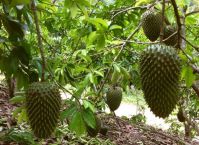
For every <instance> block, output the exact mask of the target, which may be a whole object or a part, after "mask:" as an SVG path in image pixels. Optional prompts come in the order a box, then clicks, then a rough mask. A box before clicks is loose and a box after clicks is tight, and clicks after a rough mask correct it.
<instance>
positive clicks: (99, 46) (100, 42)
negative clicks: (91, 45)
mask: <svg viewBox="0 0 199 145" xmlns="http://www.w3.org/2000/svg"><path fill="white" fill-rule="evenodd" d="M96 47H97V49H98V50H100V49H102V48H104V47H105V36H104V34H103V33H101V34H99V35H98V37H97V46H96Z"/></svg>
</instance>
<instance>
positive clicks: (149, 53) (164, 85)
mask: <svg viewBox="0 0 199 145" xmlns="http://www.w3.org/2000/svg"><path fill="white" fill-rule="evenodd" d="M180 71H181V67H180V59H179V57H178V55H177V53H176V50H175V49H174V48H173V47H171V46H166V45H164V44H155V45H150V46H148V47H147V49H145V50H144V51H143V53H142V54H141V59H140V77H141V85H142V90H143V92H144V97H145V101H146V102H147V104H148V106H149V107H150V109H151V111H152V112H153V113H154V114H155V115H156V116H159V117H162V118H165V117H168V116H169V114H170V113H171V112H172V111H173V109H174V108H175V106H176V104H177V102H178V100H179V97H178V91H179V78H180Z"/></svg>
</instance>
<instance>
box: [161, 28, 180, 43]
mask: <svg viewBox="0 0 199 145" xmlns="http://www.w3.org/2000/svg"><path fill="white" fill-rule="evenodd" d="M175 32H177V30H176V28H174V27H172V26H170V25H168V26H166V27H164V36H163V39H167V38H168V39H167V40H166V41H164V43H165V44H166V45H169V46H176V45H177V41H178V37H177V34H175V35H173V34H174V33H175ZM171 35H172V36H171ZM170 36H171V37H170Z"/></svg>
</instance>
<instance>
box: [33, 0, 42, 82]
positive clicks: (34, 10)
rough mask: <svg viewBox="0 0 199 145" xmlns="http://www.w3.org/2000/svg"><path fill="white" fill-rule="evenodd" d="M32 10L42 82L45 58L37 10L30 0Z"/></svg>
mask: <svg viewBox="0 0 199 145" xmlns="http://www.w3.org/2000/svg"><path fill="white" fill-rule="evenodd" d="M32 10H33V15H34V20H35V26H36V31H37V41H38V47H39V50H40V54H41V59H42V76H41V81H44V80H45V56H44V49H43V45H42V36H41V31H40V27H39V19H38V16H37V9H36V6H35V1H34V0H32Z"/></svg>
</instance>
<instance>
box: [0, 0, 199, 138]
mask: <svg viewBox="0 0 199 145" xmlns="http://www.w3.org/2000/svg"><path fill="white" fill-rule="evenodd" d="M35 2H36V9H37V15H38V18H39V22H38V23H39V26H40V28H41V32H42V33H41V35H42V36H41V39H42V42H43V48H44V55H45V59H46V67H45V79H46V80H48V81H52V82H56V83H57V85H58V86H59V87H60V90H62V91H63V92H67V93H70V94H72V97H71V99H67V100H66V101H65V103H64V107H65V106H67V107H66V108H64V109H63V110H62V112H61V120H62V121H65V120H67V119H68V120H70V121H69V128H70V129H71V130H72V131H76V133H77V134H78V135H82V134H83V133H85V132H86V128H85V125H89V126H91V127H94V126H95V123H94V122H93V121H92V120H93V116H94V113H95V112H96V110H102V109H103V108H104V107H105V102H104V94H105V93H106V91H107V88H108V87H109V85H110V84H112V82H116V83H117V84H118V85H120V87H122V88H123V90H124V91H128V88H129V86H130V85H133V86H134V87H135V89H136V90H140V87H141V86H140V78H139V73H138V72H139V71H138V62H139V54H140V53H141V51H142V50H143V49H144V48H145V47H146V46H147V45H148V44H149V43H150V42H149V41H148V40H147V38H146V37H145V36H144V33H143V30H142V29H140V30H139V31H137V33H135V34H134V36H133V37H132V38H131V39H129V40H128V39H127V38H128V37H129V36H130V34H131V33H132V32H133V31H134V30H136V29H137V27H138V25H139V22H140V17H141V15H142V13H144V12H145V11H146V9H147V7H148V6H149V5H151V4H152V5H154V6H155V8H156V9H158V10H161V6H162V5H161V3H159V2H156V3H154V1H152V0H142V1H135V0H125V1H121V0H103V1H98V0H54V1H53V2H52V1H51V0H35ZM176 2H177V5H178V6H179V9H178V11H179V13H180V15H182V16H183V15H184V14H183V13H182V12H181V9H183V8H187V9H186V17H185V25H186V39H187V41H188V42H189V43H187V45H186V49H184V50H183V51H182V50H179V56H180V58H181V59H182V64H183V71H182V74H181V86H182V87H186V88H187V89H190V88H191V86H192V84H193V83H194V81H195V80H197V79H198V75H197V74H195V73H194V71H193V70H192V69H191V67H190V65H188V64H191V66H192V65H194V66H198V65H199V57H198V49H197V47H193V46H199V41H198V33H199V29H198V26H199V14H198V13H192V12H194V11H196V10H197V1H191V0H184V1H182V0H176ZM165 6H166V9H165V16H167V17H168V18H169V22H170V24H173V25H176V24H177V22H176V19H175V14H174V10H173V7H172V5H171V3H166V5H165ZM0 8H1V9H0V35H1V36H0V72H1V73H3V74H4V75H5V77H6V79H9V78H16V80H17V81H16V82H17V90H18V91H24V90H26V88H27V86H28V84H30V83H32V82H35V81H39V80H41V77H42V69H43V68H42V59H41V53H40V50H39V48H40V47H39V46H38V42H37V38H38V37H37V30H36V29H35V24H36V22H35V19H34V16H33V11H34V9H33V7H32V1H30V0H20V1H19V0H13V1H8V0H4V1H1V3H0ZM190 44H192V45H190ZM108 72H110V74H109V75H107V73H108ZM65 86H70V89H67V90H66V88H65ZM193 94H194V92H193V91H192V90H191V89H190V92H189V96H190V95H191V96H192V95H193ZM191 96H190V97H189V101H190V103H191V104H192V105H191V106H192V107H188V110H189V113H190V114H192V113H193V112H194V111H193V110H194V109H195V107H197V105H196V104H197V101H196V100H197V99H195V98H196V97H191ZM22 98H23V97H22ZM22 98H21V97H19V96H18V97H17V96H16V97H15V98H13V99H12V100H11V101H12V102H18V101H20V100H21V99H22ZM22 100H23V99H22ZM22 100H21V101H22ZM21 107H22V108H21V110H20V109H18V111H16V112H17V113H16V112H15V113H14V114H17V115H19V114H18V113H19V112H20V111H22V112H24V113H22V116H25V110H23V104H22V105H21ZM197 116H198V115H196V114H195V115H192V117H197ZM19 118H21V117H19ZM19 118H18V121H19V120H20V119H19ZM22 118H23V117H22ZM24 118H25V117H24ZM22 120H23V119H22ZM24 120H26V119H24ZM88 120H89V121H88ZM19 122H21V121H19Z"/></svg>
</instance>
